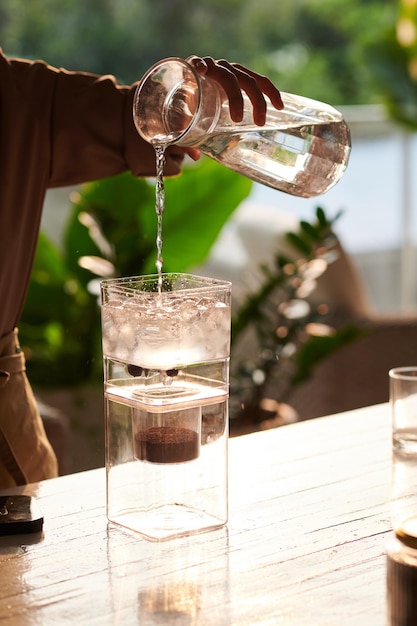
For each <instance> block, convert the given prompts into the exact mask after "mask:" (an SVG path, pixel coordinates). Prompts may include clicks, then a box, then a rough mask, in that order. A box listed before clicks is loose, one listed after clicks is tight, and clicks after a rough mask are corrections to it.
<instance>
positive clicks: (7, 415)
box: [0, 329, 58, 489]
mask: <svg viewBox="0 0 417 626" xmlns="http://www.w3.org/2000/svg"><path fill="white" fill-rule="evenodd" d="M57 474H58V469H57V460H56V457H55V454H54V451H53V450H52V447H51V445H50V443H49V441H48V439H47V437H46V434H45V429H44V427H43V423H42V419H41V417H40V415H39V411H38V408H37V405H36V400H35V397H34V395H33V392H32V389H31V386H30V384H29V381H28V379H27V376H26V362H25V357H24V354H23V352H22V351H21V350H20V347H19V342H18V337H17V329H15V330H14V331H13V332H11V333H8V334H7V335H5V336H4V337H1V338H0V489H5V488H7V487H14V486H16V485H24V484H26V483H31V482H37V481H38V480H44V479H45V478H53V477H54V476H57Z"/></svg>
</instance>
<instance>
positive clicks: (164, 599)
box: [0, 404, 391, 626]
mask: <svg viewBox="0 0 417 626" xmlns="http://www.w3.org/2000/svg"><path fill="white" fill-rule="evenodd" d="M390 455H391V443H390V415H389V408H388V405H385V404H383V405H378V406H374V407H369V408H366V409H360V410H356V411H351V412H348V413H342V414H339V415H336V416H330V417H324V418H320V419H316V420H312V421H309V422H302V423H298V424H294V425H291V426H285V427H282V428H278V429H276V430H271V431H265V432H261V433H255V434H251V435H246V436H243V437H237V438H235V439H232V440H230V461H229V476H230V495H229V502H230V520H229V523H228V525H227V527H224V528H222V529H220V530H216V531H213V532H209V533H206V534H202V535H196V536H193V537H186V538H182V539H174V540H171V541H167V542H161V543H154V542H149V541H146V540H144V539H142V538H141V537H140V536H139V535H135V534H134V533H129V532H127V531H125V530H123V529H121V528H119V527H115V526H113V525H108V523H107V519H106V516H105V472H104V469H98V470H92V471H89V472H83V473H79V474H73V475H69V476H64V477H60V478H57V479H54V480H49V481H44V482H42V483H39V484H35V485H30V486H27V487H25V489H24V491H25V492H26V493H30V494H33V495H35V496H36V497H37V499H38V502H39V505H40V507H41V509H42V511H43V513H44V517H45V523H44V531H43V534H42V537H41V538H36V537H32V538H31V537H30V535H26V536H17V537H14V538H2V539H0V576H1V579H0V580H1V585H0V623H1V626H8V625H13V626H29V625H39V626H49V625H53V626H61V625H64V624H71V625H72V626H74V625H77V626H79V625H81V626H83V625H90V624H97V626H106V625H108V624H111V625H123V626H125V625H128V626H129V625H136V624H141V625H142V624H144V625H151V624H152V625H154V624H157V625H158V626H159V625H165V624H169V625H170V626H172V625H174V626H178V625H181V626H183V625H184V626H188V625H190V626H191V625H194V624H203V625H204V626H206V625H208V626H209V625H211V624H215V625H223V624H224V625H243V624H245V625H248V626H249V625H250V626H252V625H255V624H263V625H269V624H270V625H274V626H275V625H278V626H279V625H285V626H288V625H308V626H324V625H328V626H342V625H343V626H345V625H346V626H347V625H349V626H350V625H352V626H353V625H355V626H380V625H381V626H382V625H383V624H384V623H385V603H386V590H385V555H384V551H385V544H386V540H387V538H388V535H389V531H390V514H389V509H390V507H389V495H390V494H389V489H390V468H391V457H390Z"/></svg>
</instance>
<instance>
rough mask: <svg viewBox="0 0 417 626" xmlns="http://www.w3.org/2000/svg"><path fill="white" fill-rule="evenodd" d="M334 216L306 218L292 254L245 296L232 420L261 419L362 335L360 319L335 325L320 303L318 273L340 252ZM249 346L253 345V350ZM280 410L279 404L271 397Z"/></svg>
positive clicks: (235, 341) (238, 324) (236, 327)
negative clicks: (291, 389)
mask: <svg viewBox="0 0 417 626" xmlns="http://www.w3.org/2000/svg"><path fill="white" fill-rule="evenodd" d="M339 217H340V213H339V214H337V215H336V216H335V217H334V218H333V219H328V218H327V216H326V215H325V213H324V211H323V209H322V208H320V207H319V208H317V210H316V219H315V221H314V222H313V223H310V222H307V221H301V222H300V225H299V230H298V231H297V232H289V233H287V235H286V238H287V241H288V243H289V244H290V245H291V247H292V249H293V250H294V254H293V256H289V255H283V254H280V253H278V254H277V255H276V256H275V258H274V260H273V264H272V265H271V266H268V267H267V266H263V267H262V268H261V269H262V274H263V280H262V281H261V284H260V285H259V288H258V289H257V291H255V292H253V293H250V294H249V295H247V296H246V299H245V301H244V302H243V303H242V305H241V306H240V307H239V309H238V311H237V314H236V316H235V317H234V319H233V324H232V350H233V352H232V356H233V358H232V365H233V363H234V364H235V365H234V367H233V370H232V383H231V389H232V397H233V405H232V425H233V427H234V428H235V429H237V430H239V428H242V425H245V424H248V423H249V424H250V423H252V424H254V423H255V424H256V423H257V422H261V421H262V420H263V419H264V418H265V411H264V410H263V405H264V404H265V400H266V399H270V398H271V395H270V394H271V387H274V390H273V398H274V399H275V400H277V399H281V397H283V396H284V395H285V392H286V389H288V386H291V385H294V384H296V383H298V382H300V381H302V380H304V379H305V378H307V377H309V376H310V375H311V373H312V370H313V368H314V366H315V365H316V364H317V363H318V362H319V361H320V360H321V359H322V358H324V357H325V356H327V355H328V354H330V353H331V352H333V351H334V350H335V349H337V348H338V347H340V346H341V345H343V344H345V343H346V342H347V341H350V340H352V339H354V338H355V337H357V336H358V332H359V330H358V329H357V328H356V327H355V326H354V325H347V326H343V327H341V328H335V327H333V326H331V325H330V323H329V322H330V314H331V311H329V307H328V305H327V304H325V303H321V302H320V301H316V300H315V298H314V291H315V288H316V285H317V282H316V281H317V279H318V278H319V277H320V276H321V275H322V274H323V273H324V272H325V271H326V270H327V268H328V266H329V264H331V263H332V262H333V261H334V260H336V258H337V245H338V240H337V236H336V235H335V233H334V231H333V224H334V222H335V221H336V220H337V219H339ZM248 348H249V349H248ZM272 404H273V406H274V407H276V408H278V407H279V405H278V403H276V402H275V403H272Z"/></svg>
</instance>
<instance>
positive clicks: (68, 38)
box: [0, 0, 412, 105]
mask: <svg viewBox="0 0 417 626" xmlns="http://www.w3.org/2000/svg"><path fill="white" fill-rule="evenodd" d="M404 4H408V5H409V4H410V0H408V2H407V3H406V2H404ZM411 4H412V2H411ZM397 12H398V2H397V0H282V1H280V2H277V0H204V2H193V3H192V2H189V1H188V0H1V2H0V45H1V46H2V47H3V50H4V51H5V53H6V54H8V55H11V56H12V55H17V56H23V57H28V58H42V59H44V60H46V61H48V62H49V63H51V64H53V65H57V66H63V67H66V68H67V69H76V70H87V71H93V72H97V73H112V74H115V75H116V76H117V77H118V78H119V79H120V80H121V81H122V82H129V83H130V82H133V81H135V80H137V79H139V78H140V76H141V75H142V74H143V73H144V71H145V70H146V69H147V68H148V67H149V66H150V65H151V64H153V63H154V62H155V61H157V60H159V59H160V58H163V57H166V56H180V57H187V56H188V55H190V54H199V55H203V56H204V55H210V56H213V57H215V58H221V57H225V58H227V59H229V60H231V61H239V62H241V63H243V64H247V65H249V66H250V67H252V68H253V69H255V70H257V71H259V72H261V73H264V74H267V75H268V76H270V77H271V79H272V80H273V81H274V82H275V83H276V84H277V85H278V86H279V87H280V88H281V89H282V90H283V91H289V92H294V93H300V94H303V95H307V96H309V97H311V98H316V99H319V100H324V101H327V102H329V103H332V104H334V105H341V104H366V103H374V102H378V101H380V98H381V89H380V87H379V86H378V85H377V84H375V81H374V80H373V71H374V70H373V68H372V67H371V66H370V65H369V64H368V63H367V47H368V46H369V45H370V44H376V43H377V42H379V41H381V40H383V38H384V33H386V32H387V31H390V29H391V30H392V28H393V25H394V24H395V19H396V16H397Z"/></svg>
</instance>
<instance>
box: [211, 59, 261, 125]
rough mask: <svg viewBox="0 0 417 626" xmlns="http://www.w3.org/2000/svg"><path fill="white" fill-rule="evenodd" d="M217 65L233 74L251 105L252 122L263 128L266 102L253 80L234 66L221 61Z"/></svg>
mask: <svg viewBox="0 0 417 626" xmlns="http://www.w3.org/2000/svg"><path fill="white" fill-rule="evenodd" d="M217 63H218V65H221V66H222V67H225V68H227V69H228V70H229V71H230V72H233V73H234V74H235V76H236V78H237V81H238V83H239V87H240V88H241V89H243V91H244V92H245V93H246V94H247V96H248V98H249V100H250V101H251V103H252V107H253V121H254V122H255V124H257V125H258V126H263V125H264V124H265V121H266V101H265V98H264V95H263V93H262V91H261V90H260V88H259V86H258V84H257V82H256V80H255V78H254V77H253V76H251V75H250V74H249V73H248V72H245V71H244V70H241V69H240V68H238V67H236V66H235V65H231V64H230V63H229V62H228V61H225V60H223V59H222V60H221V61H218V62H217Z"/></svg>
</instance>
